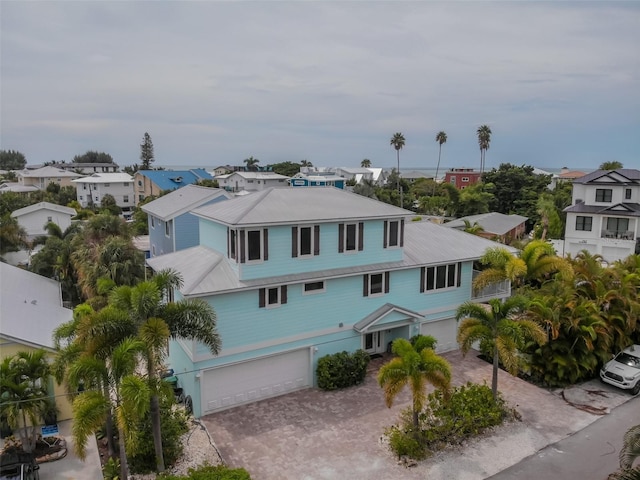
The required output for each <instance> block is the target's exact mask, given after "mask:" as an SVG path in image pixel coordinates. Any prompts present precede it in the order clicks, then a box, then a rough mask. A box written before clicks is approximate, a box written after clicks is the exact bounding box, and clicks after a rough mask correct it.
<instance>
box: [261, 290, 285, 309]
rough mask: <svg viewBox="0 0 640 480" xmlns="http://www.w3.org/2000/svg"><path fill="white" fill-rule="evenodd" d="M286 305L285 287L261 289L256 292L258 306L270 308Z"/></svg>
mask: <svg viewBox="0 0 640 480" xmlns="http://www.w3.org/2000/svg"><path fill="white" fill-rule="evenodd" d="M285 303H287V286H286V285H282V286H280V287H269V288H261V289H260V290H259V291H258V306H259V307H260V308H271V307H277V306H279V305H284V304H285Z"/></svg>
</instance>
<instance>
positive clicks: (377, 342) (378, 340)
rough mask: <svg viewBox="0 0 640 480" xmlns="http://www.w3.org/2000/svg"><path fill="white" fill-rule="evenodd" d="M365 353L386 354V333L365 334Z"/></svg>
mask: <svg viewBox="0 0 640 480" xmlns="http://www.w3.org/2000/svg"><path fill="white" fill-rule="evenodd" d="M364 351H365V352H367V353H368V354H369V355H373V354H374V353H382V352H384V332H371V333H365V335H364Z"/></svg>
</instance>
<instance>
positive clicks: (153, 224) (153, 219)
mask: <svg viewBox="0 0 640 480" xmlns="http://www.w3.org/2000/svg"><path fill="white" fill-rule="evenodd" d="M151 228H156V219H155V218H153V217H151Z"/></svg>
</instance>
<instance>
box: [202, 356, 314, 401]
mask: <svg viewBox="0 0 640 480" xmlns="http://www.w3.org/2000/svg"><path fill="white" fill-rule="evenodd" d="M309 362H310V358H309V350H308V349H303V350H296V351H294V352H289V353H284V354H281V355H274V356H270V357H265V358H262V359H258V360H252V361H248V362H243V363H238V364H234V365H229V366H227V367H221V368H215V369H211V370H206V371H204V372H203V376H202V405H204V406H205V412H203V413H211V412H214V411H217V410H222V409H225V408H230V407H233V406H236V405H241V404H243V403H248V402H253V401H257V400H261V399H265V398H269V397H274V396H277V395H282V394H285V393H287V392H291V391H294V390H297V389H300V388H304V387H308V386H310V385H311V379H310V365H309Z"/></svg>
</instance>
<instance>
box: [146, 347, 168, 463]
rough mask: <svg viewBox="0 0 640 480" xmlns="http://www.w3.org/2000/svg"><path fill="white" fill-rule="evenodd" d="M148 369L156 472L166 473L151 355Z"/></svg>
mask: <svg viewBox="0 0 640 480" xmlns="http://www.w3.org/2000/svg"><path fill="white" fill-rule="evenodd" d="M147 369H148V374H149V382H150V383H151V388H152V392H153V394H152V395H151V405H150V414H151V432H152V434H153V446H154V449H155V453H156V471H157V472H158V473H161V472H164V470H165V466H164V453H163V452H162V427H161V424H160V400H159V399H158V390H157V385H156V377H157V375H156V364H155V356H154V355H153V353H149V354H148V356H147Z"/></svg>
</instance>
